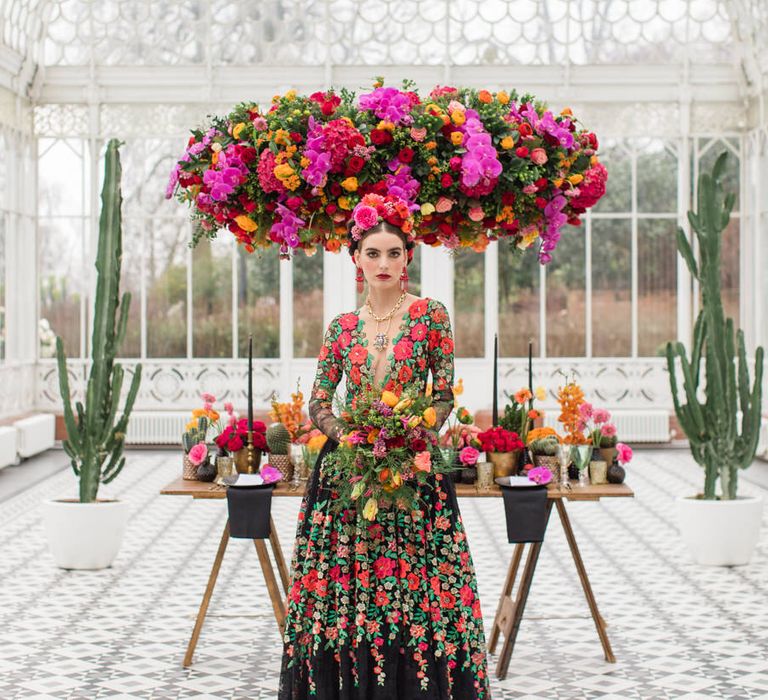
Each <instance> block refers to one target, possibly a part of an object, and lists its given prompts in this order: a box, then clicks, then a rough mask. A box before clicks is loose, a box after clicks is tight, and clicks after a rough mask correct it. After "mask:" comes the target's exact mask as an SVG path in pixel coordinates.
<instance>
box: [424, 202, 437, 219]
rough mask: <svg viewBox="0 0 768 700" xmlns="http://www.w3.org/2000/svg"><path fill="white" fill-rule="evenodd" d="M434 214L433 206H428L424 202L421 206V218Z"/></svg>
mask: <svg viewBox="0 0 768 700" xmlns="http://www.w3.org/2000/svg"><path fill="white" fill-rule="evenodd" d="M434 212H435V205H434V204H430V203H429V202H424V204H422V205H421V214H422V216H429V215H430V214H434Z"/></svg>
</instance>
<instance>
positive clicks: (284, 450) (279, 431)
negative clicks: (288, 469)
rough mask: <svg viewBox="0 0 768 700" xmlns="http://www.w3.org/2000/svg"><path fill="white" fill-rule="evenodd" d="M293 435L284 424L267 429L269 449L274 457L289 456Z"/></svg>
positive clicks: (276, 424)
mask: <svg viewBox="0 0 768 700" xmlns="http://www.w3.org/2000/svg"><path fill="white" fill-rule="evenodd" d="M290 444H291V434H290V433H289V432H288V428H286V427H285V426H284V425H283V424H282V423H273V424H272V425H270V426H269V427H268V428H267V447H268V448H269V451H270V452H271V453H272V454H274V455H287V454H288V446H289V445H290Z"/></svg>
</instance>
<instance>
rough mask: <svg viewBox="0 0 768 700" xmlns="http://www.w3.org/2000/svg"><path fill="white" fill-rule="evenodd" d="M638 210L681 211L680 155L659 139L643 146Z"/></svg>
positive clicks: (638, 173)
mask: <svg viewBox="0 0 768 700" xmlns="http://www.w3.org/2000/svg"><path fill="white" fill-rule="evenodd" d="M609 177H610V175H609ZM637 210H638V211H640V212H648V213H661V212H676V211H677V156H676V155H675V154H674V153H671V152H670V150H669V149H668V148H666V147H665V144H664V142H663V141H661V140H658V139H653V140H651V141H648V142H647V143H645V144H644V145H641V146H640V148H639V153H638V155H637Z"/></svg>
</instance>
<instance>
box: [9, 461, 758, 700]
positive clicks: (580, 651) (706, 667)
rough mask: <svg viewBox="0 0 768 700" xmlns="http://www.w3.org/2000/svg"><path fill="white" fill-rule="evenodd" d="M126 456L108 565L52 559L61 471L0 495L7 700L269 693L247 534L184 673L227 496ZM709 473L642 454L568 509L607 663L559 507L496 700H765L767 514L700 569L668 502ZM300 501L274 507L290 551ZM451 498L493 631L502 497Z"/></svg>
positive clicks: (168, 466)
mask: <svg viewBox="0 0 768 700" xmlns="http://www.w3.org/2000/svg"><path fill="white" fill-rule="evenodd" d="M59 455H60V456H61V463H62V465H64V464H65V462H66V458H65V455H64V453H63V452H60V453H59ZM126 456H127V465H126V468H125V470H124V471H123V473H122V474H121V475H120V477H119V478H118V479H116V480H115V481H114V482H113V483H111V484H109V485H108V486H107V487H104V488H103V490H102V491H101V492H100V495H101V496H103V497H109V496H116V497H119V498H120V499H122V500H125V501H126V502H127V503H128V504H129V506H130V509H131V517H130V522H129V526H128V530H127V532H126V536H125V540H124V542H123V546H122V549H121V551H120V554H119V555H118V557H117V559H116V560H115V563H114V565H113V566H112V567H111V568H110V569H107V570H105V571H98V572H65V571H61V570H59V569H57V568H56V567H55V566H54V564H53V561H52V559H51V556H50V554H49V553H48V551H47V546H46V543H45V539H44V536H43V532H42V526H41V521H40V503H41V502H42V501H43V500H45V499H49V498H61V497H69V496H71V495H72V494H73V492H74V489H75V481H74V478H73V476H72V475H71V473H70V472H69V471H68V470H64V471H61V472H58V473H56V474H54V475H53V476H51V477H48V478H46V479H44V480H43V481H40V482H38V483H36V484H35V485H34V486H32V487H30V488H29V489H27V490H26V491H23V492H21V493H19V494H18V495H16V496H13V497H11V498H9V499H7V500H5V501H3V502H2V503H0V525H2V527H0V700H31V699H32V698H38V699H41V700H42V699H43V698H45V699H46V700H49V699H50V700H53V699H56V700H59V699H64V698H66V699H67V700H92V699H94V698H96V699H99V698H125V699H133V698H136V699H141V700H147V699H152V700H161V699H165V698H168V699H169V700H170V699H171V698H173V699H180V698H199V699H201V700H203V699H207V698H210V699H212V700H213V699H217V700H221V699H227V700H245V699H246V698H247V699H248V700H254V699H256V700H267V699H269V700H273V698H274V697H275V695H276V691H277V685H278V680H279V668H280V660H281V653H282V649H281V646H280V639H279V635H278V633H277V626H276V624H275V621H274V618H273V617H272V615H271V609H270V608H269V606H265V604H264V603H265V601H266V600H268V598H267V593H266V587H265V584H264V579H263V577H262V575H261V570H260V568H259V567H258V559H257V557H256V552H255V551H254V549H253V545H252V543H250V542H243V541H237V540H233V541H232V542H231V543H230V546H229V548H228V550H227V553H226V556H225V558H224V562H223V564H222V567H221V571H220V575H219V580H218V583H217V587H216V590H215V592H214V595H213V598H212V600H211V606H210V609H209V617H208V619H207V620H206V623H205V625H204V627H203V630H202V633H201V635H200V640H199V643H198V646H197V652H196V654H195V659H194V663H193V666H192V668H191V669H184V668H182V665H181V664H182V659H183V657H184V651H185V649H186V645H187V642H188V640H189V636H190V634H191V632H192V625H193V624H194V618H195V615H196V613H197V608H198V606H199V604H200V599H201V597H202V594H203V591H204V590H205V586H206V582H207V577H208V573H209V571H210V567H211V564H212V562H213V559H214V556H215V554H216V548H217V546H218V542H219V538H220V536H221V531H222V528H223V526H224V521H225V517H226V516H225V513H226V505H225V502H223V501H213V500H211V501H204V500H200V501H194V502H193V501H192V500H191V499H189V498H185V497H180V496H179V497H174V496H160V495H159V490H160V489H161V488H162V487H163V486H164V485H165V484H166V483H168V482H169V481H171V479H173V478H175V477H176V476H177V475H178V474H179V472H180V462H179V459H178V453H177V452H175V451H167V450H162V451H161V450H153V451H149V450H141V451H139V450H130V451H128V452H127V453H126ZM50 457H51V454H50V453H49V454H48V455H47V457H46V458H47V459H50ZM20 468H24V467H23V465H22V467H20ZM1 478H2V473H1V472H0V479H1ZM701 478H702V474H701V469H700V468H699V467H698V466H697V465H696V464H695V463H694V462H693V460H692V459H691V457H690V455H689V453H688V452H687V450H677V449H667V450H637V451H636V452H635V459H634V461H633V463H632V465H631V467H630V468H629V470H628V477H627V483H628V484H629V485H630V486H631V487H632V488H633V489H634V491H635V494H636V497H635V498H634V499H613V500H606V501H601V502H597V503H571V504H569V505H568V514H569V516H570V518H571V521H572V525H573V529H574V533H575V535H576V538H577V540H578V542H579V546H580V548H581V553H582V557H583V559H584V562H585V565H586V567H587V570H588V572H589V577H590V580H591V583H592V588H593V590H594V594H595V597H596V599H597V603H598V605H599V607H600V612H601V614H602V616H603V618H604V619H605V620H606V622H607V623H608V628H607V630H608V635H609V638H610V640H611V644H612V646H613V651H614V654H615V655H616V659H617V663H616V664H608V663H606V662H605V661H604V659H603V655H602V649H601V646H600V642H599V639H598V637H597V633H596V630H595V627H594V624H593V622H592V619H591V617H590V616H589V610H588V607H587V604H586V601H585V599H584V595H583V592H582V590H581V587H580V585H579V579H578V576H577V574H576V571H575V568H574V565H573V560H572V559H571V557H570V552H569V549H568V545H567V542H566V540H565V537H564V535H563V532H562V528H561V526H560V522H559V518H553V519H552V521H551V527H550V529H549V530H548V532H547V539H546V542H545V543H544V546H543V547H542V549H541V555H540V559H539V564H538V567H537V569H536V576H535V578H534V581H533V586H532V589H531V595H530V598H529V601H528V607H527V609H526V612H525V615H524V616H523V620H522V623H521V626H520V633H519V636H518V639H517V643H516V646H515V652H514V654H513V656H512V659H511V663H510V666H509V673H508V675H507V677H506V678H505V679H504V680H497V679H496V678H495V673H494V671H495V666H496V662H497V658H496V657H495V656H493V655H491V656H489V659H488V662H489V671H490V673H491V689H492V697H493V698H494V700H507V699H512V698H515V699H516V700H566V699H567V700H577V699H581V698H583V699H584V700H592V699H593V698H594V699H598V698H599V699H600V700H651V699H655V698H659V699H664V700H666V699H667V698H687V699H688V700H703V699H704V698H728V700H740V699H741V698H744V699H745V700H747V699H752V698H768V604H766V599H767V594H768V520H766V518H767V517H768V515H766V513H764V515H763V518H764V519H763V528H762V533H761V534H762V536H761V540H760V543H759V544H758V547H757V550H756V552H755V556H754V558H753V560H752V562H751V563H750V564H749V566H746V567H731V568H712V567H700V566H696V565H694V564H693V563H691V561H690V559H689V558H688V555H687V552H686V551H685V548H684V547H683V545H682V543H681V541H680V537H679V533H678V530H677V524H676V517H675V502H674V499H675V497H676V496H679V495H688V494H692V493H695V492H696V490H697V489H700V487H701ZM766 484H768V465H766V464H764V463H759V462H758V463H755V464H754V465H753V466H752V468H751V469H750V470H749V471H748V472H740V474H739V493H740V494H742V495H753V494H754V495H761V496H763V497H764V498H765V497H766V495H768V489H766V487H765V485H766ZM298 506H299V501H298V499H292V498H279V499H275V501H274V503H273V518H274V521H275V524H276V529H277V533H278V536H279V538H280V541H281V544H282V547H283V550H284V552H285V553H286V556H290V553H291V551H292V546H293V537H294V534H295V526H296V515H297V512H298ZM459 506H460V508H461V512H462V517H463V520H464V524H465V526H466V529H467V537H468V541H469V544H470V549H471V552H472V557H473V559H474V563H475V568H476V570H477V576H478V588H479V593H480V599H481V601H482V609H483V614H484V619H485V624H486V633H487V634H489V633H490V629H491V624H492V622H493V615H494V612H495V606H496V602H497V600H498V596H499V592H500V590H501V588H502V585H503V583H504V577H505V574H506V569H507V565H508V563H509V559H510V557H511V554H512V546H511V545H509V544H507V541H506V531H505V524H504V516H503V511H502V504H501V499H479V498H478V499H461V500H460V502H459ZM393 700H395V699H393Z"/></svg>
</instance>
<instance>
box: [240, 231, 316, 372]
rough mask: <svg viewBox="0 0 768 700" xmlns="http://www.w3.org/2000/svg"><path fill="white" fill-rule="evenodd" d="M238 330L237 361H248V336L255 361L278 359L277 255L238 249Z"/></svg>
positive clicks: (273, 252)
mask: <svg viewBox="0 0 768 700" xmlns="http://www.w3.org/2000/svg"><path fill="white" fill-rule="evenodd" d="M302 255H303V253H302ZM283 264H284V265H285V264H287V263H283ZM237 328H238V330H237V333H238V338H239V344H238V345H239V347H238V354H239V355H240V357H248V336H249V335H253V355H254V357H279V356H280V260H279V258H278V256H277V252H276V251H273V250H270V251H266V252H264V251H257V252H255V253H248V252H246V250H245V249H244V248H243V247H242V246H238V248H237ZM318 350H319V349H318Z"/></svg>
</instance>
